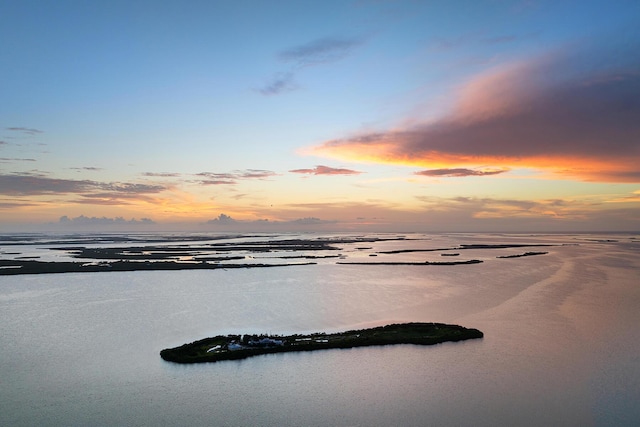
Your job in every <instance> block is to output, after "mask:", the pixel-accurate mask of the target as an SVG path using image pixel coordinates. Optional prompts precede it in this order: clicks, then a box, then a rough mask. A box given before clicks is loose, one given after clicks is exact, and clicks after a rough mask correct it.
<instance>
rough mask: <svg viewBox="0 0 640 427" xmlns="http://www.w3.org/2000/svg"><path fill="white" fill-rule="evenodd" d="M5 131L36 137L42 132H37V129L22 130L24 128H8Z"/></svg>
mask: <svg viewBox="0 0 640 427" xmlns="http://www.w3.org/2000/svg"><path fill="white" fill-rule="evenodd" d="M5 129H6V130H10V131H12V132H20V133H24V134H27V135H36V134H38V133H43V131H41V130H39V129H33V128H24V127H9V128H5Z"/></svg>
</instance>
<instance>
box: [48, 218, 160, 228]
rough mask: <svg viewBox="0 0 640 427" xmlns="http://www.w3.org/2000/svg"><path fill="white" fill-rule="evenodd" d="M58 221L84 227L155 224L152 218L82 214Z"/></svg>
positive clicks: (66, 224)
mask: <svg viewBox="0 0 640 427" xmlns="http://www.w3.org/2000/svg"><path fill="white" fill-rule="evenodd" d="M58 223H59V224H60V225H63V226H67V227H77V226H80V227H84V226H105V225H108V226H112V225H115V226H123V225H136V226H137V225H155V222H154V221H153V220H152V219H150V218H140V219H139V220H138V219H135V218H132V219H130V220H126V219H124V218H123V217H119V216H117V217H115V218H109V217H104V216H103V217H95V216H92V217H87V216H84V215H80V216H77V217H74V218H69V217H68V216H66V215H65V216H62V217H60V220H59V221H58Z"/></svg>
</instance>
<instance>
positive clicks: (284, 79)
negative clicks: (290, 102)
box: [258, 73, 298, 96]
mask: <svg viewBox="0 0 640 427" xmlns="http://www.w3.org/2000/svg"><path fill="white" fill-rule="evenodd" d="M296 89H298V86H297V85H296V84H295V82H294V75H293V73H278V74H276V75H275V76H274V77H272V78H271V80H270V81H269V82H268V83H267V84H266V85H264V86H263V87H262V88H260V89H258V92H260V93H261V94H263V95H267V96H269V95H279V94H281V93H284V92H291V91H293V90H296Z"/></svg>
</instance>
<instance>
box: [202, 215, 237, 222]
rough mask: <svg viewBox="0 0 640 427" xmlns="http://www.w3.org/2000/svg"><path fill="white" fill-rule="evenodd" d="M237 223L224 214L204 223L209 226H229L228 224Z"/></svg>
mask: <svg viewBox="0 0 640 427" xmlns="http://www.w3.org/2000/svg"><path fill="white" fill-rule="evenodd" d="M236 222H237V221H236V220H235V219H233V218H231V217H230V216H229V215H225V214H220V215H218V217H217V218H214V219H210V220H209V221H207V222H206V224H209V225H212V224H213V225H229V224H235V223H236Z"/></svg>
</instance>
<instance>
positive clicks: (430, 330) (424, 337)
mask: <svg viewBox="0 0 640 427" xmlns="http://www.w3.org/2000/svg"><path fill="white" fill-rule="evenodd" d="M482 337H483V333H482V332H480V331H479V330H477V329H469V328H465V327H462V326H458V325H447V324H443V323H399V324H392V325H387V326H378V327H375V328H370V329H360V330H352V331H346V332H339V333H332V334H326V333H321V332H318V333H314V334H309V335H287V336H282V335H226V336H225V335H218V336H215V337H212V338H205V339H202V340H199V341H195V342H192V343H190V344H184V345H181V346H180V347H175V348H168V349H164V350H162V351H161V352H160V357H162V359H164V360H166V361H169V362H175V363H206V362H219V361H222V360H238V359H245V358H247V357H252V356H258V355H261V354H271V353H286V352H293V351H315V350H328V349H337V348H353V347H367V346H374V345H392V344H417V345H434V344H440V343H443V342H447V341H463V340H468V339H474V338H482Z"/></svg>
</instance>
